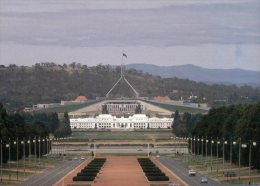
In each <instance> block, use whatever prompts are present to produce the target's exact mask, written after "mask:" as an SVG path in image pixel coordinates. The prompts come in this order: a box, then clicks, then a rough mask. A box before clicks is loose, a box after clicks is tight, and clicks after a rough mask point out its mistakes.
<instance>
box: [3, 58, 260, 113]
mask: <svg viewBox="0 0 260 186" xmlns="http://www.w3.org/2000/svg"><path fill="white" fill-rule="evenodd" d="M119 77H120V68H119V67H116V68H112V67H111V66H109V65H105V66H104V65H97V66H93V67H88V66H86V65H80V64H77V65H66V64H65V65H57V64H54V63H41V64H39V63H38V64H35V65H34V66H33V67H18V66H9V67H6V68H0V87H1V91H0V102H3V103H4V104H5V105H8V107H10V108H14V109H17V108H23V107H29V106H32V105H33V104H37V103H57V102H60V101H61V100H72V99H75V97H77V96H78V95H79V94H80V93H84V95H85V96H87V97H88V98H89V99H95V98H96V97H102V96H105V95H106V93H107V92H108V91H109V90H110V88H111V87H112V86H113V85H114V84H115V82H116V81H117V80H118V78H119ZM126 78H127V79H128V81H130V82H131V83H132V84H133V86H134V88H135V89H136V90H137V91H138V92H139V93H140V96H146V97H154V96H158V95H167V96H169V97H170V98H172V99H178V100H180V98H181V97H182V98H183V99H187V98H188V97H189V96H190V95H191V92H192V93H193V94H194V95H196V96H198V99H196V100H194V101H195V102H211V103H212V105H214V100H224V101H225V104H226V105H229V104H237V103H253V102H256V101H259V100H260V96H259V95H260V94H259V89H257V88H252V87H249V86H242V87H237V86H234V85H233V86H226V85H207V84H205V83H196V82H194V81H190V80H187V79H178V78H164V79H163V78H161V77H158V76H152V75H150V74H147V73H142V72H140V71H137V70H134V69H130V70H126ZM123 86H125V87H123ZM116 88H118V90H116V91H112V92H111V96H112V97H115V96H120V97H123V96H125V97H131V96H133V95H134V94H133V92H132V91H131V89H130V88H129V86H127V85H126V84H125V83H123V84H122V87H121V88H120V86H119V87H116ZM173 90H175V91H173ZM204 97H206V99H204Z"/></svg>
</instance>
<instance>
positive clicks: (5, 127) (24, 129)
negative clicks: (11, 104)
mask: <svg viewBox="0 0 260 186" xmlns="http://www.w3.org/2000/svg"><path fill="white" fill-rule="evenodd" d="M51 133H53V134H54V136H55V137H59V138H60V137H66V136H69V135H70V134H71V129H70V123H69V118H68V114H67V113H65V114H64V117H63V118H62V119H59V118H58V115H57V113H51V114H45V113H39V114H37V113H36V114H28V113H8V112H7V111H6V109H5V108H4V106H3V104H2V103H0V139H1V146H2V148H1V150H2V156H3V157H2V158H3V162H7V160H8V159H9V152H10V159H11V160H16V159H17V154H18V155H19V157H18V158H19V159H20V158H22V155H23V144H24V145H25V148H26V151H25V152H26V154H25V155H26V156H28V155H29V154H28V153H29V150H28V148H29V144H30V143H31V144H32V143H34V145H33V144H32V145H31V146H30V147H31V148H30V150H31V154H33V155H36V156H42V155H44V154H46V153H47V152H49V150H50V147H51V146H49V145H47V143H46V141H44V140H43V139H45V140H49V139H50V134H51ZM39 146H40V147H41V148H40V151H39V150H37V149H39ZM17 148H18V153H17ZM35 153H36V154H35Z"/></svg>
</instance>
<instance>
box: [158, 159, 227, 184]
mask: <svg viewBox="0 0 260 186" xmlns="http://www.w3.org/2000/svg"><path fill="white" fill-rule="evenodd" d="M157 159H158V160H159V161H160V162H161V163H162V164H163V165H164V166H166V167H167V168H168V169H170V170H171V171H172V172H173V173H175V174H176V175H177V176H179V177H180V178H181V179H182V180H184V181H185V182H186V183H187V184H188V185H189V186H200V185H203V186H221V185H222V184H220V183H218V182H216V181H214V180H212V179H210V178H208V183H201V182H200V181H201V177H202V175H201V174H199V173H197V174H196V176H192V177H190V176H189V175H188V169H186V168H185V167H184V166H183V165H181V164H180V163H179V162H177V161H176V160H174V159H173V158H170V157H159V158H157Z"/></svg>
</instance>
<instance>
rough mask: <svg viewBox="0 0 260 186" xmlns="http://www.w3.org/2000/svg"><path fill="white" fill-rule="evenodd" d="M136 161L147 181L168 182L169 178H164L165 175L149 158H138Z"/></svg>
mask: <svg viewBox="0 0 260 186" xmlns="http://www.w3.org/2000/svg"><path fill="white" fill-rule="evenodd" d="M137 160H138V162H139V164H140V165H141V167H142V169H143V171H144V173H145V175H146V177H147V179H148V180H149V181H168V180H169V177H168V176H165V174H164V173H163V172H162V171H161V170H160V169H159V168H158V167H157V166H156V165H155V164H154V163H153V162H152V161H151V160H150V159H149V158H138V159H137Z"/></svg>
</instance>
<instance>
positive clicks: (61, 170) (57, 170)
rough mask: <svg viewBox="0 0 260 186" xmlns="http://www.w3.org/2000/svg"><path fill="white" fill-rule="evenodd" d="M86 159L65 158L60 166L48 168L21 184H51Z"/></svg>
mask: <svg viewBox="0 0 260 186" xmlns="http://www.w3.org/2000/svg"><path fill="white" fill-rule="evenodd" d="M83 161H84V160H73V161H68V160H65V161H63V162H61V163H60V164H59V165H58V166H56V167H54V168H52V169H48V170H46V171H45V172H44V173H42V174H40V175H37V176H34V177H32V178H30V179H29V180H27V181H25V182H23V183H22V184H20V186H34V185H38V186H51V185H53V184H55V183H56V182H57V181H58V180H60V179H61V178H62V177H64V176H65V175H66V174H67V173H68V172H70V171H71V170H73V169H74V168H75V167H77V166H78V165H80V164H81V163H82V162H83Z"/></svg>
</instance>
